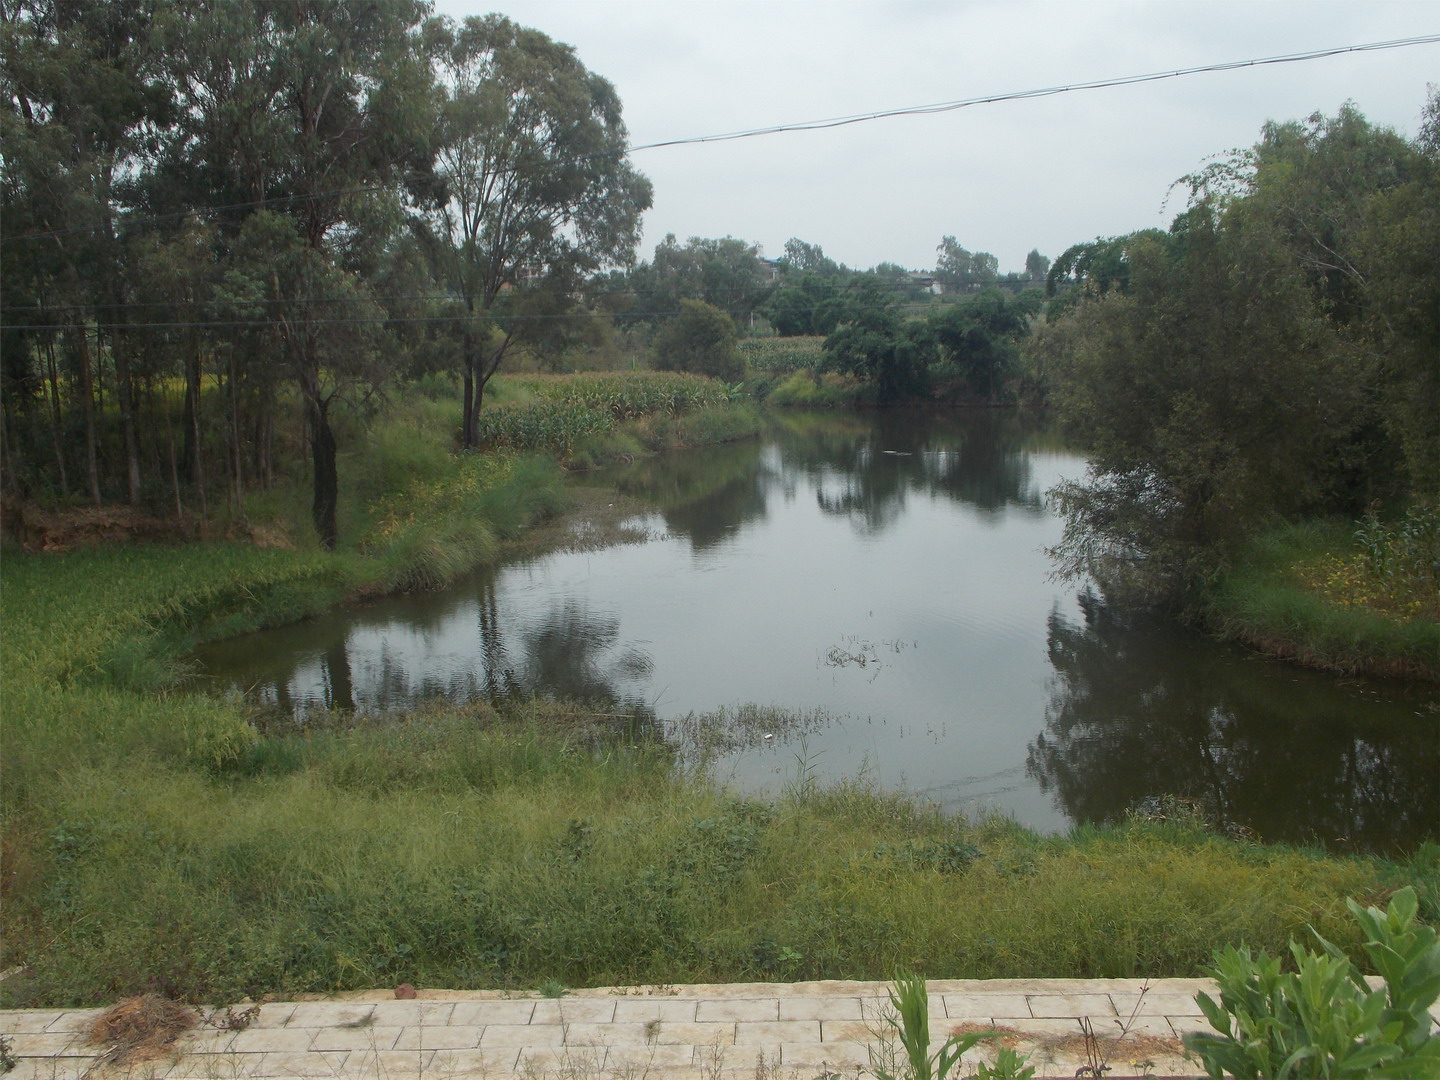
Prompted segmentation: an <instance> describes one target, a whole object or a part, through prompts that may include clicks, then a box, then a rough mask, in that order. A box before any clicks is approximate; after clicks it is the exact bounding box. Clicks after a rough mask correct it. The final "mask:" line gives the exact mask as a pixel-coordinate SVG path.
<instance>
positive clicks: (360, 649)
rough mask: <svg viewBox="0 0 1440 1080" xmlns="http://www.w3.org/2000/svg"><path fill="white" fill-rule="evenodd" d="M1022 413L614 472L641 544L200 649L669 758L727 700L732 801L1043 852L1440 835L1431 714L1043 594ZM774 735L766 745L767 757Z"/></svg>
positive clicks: (1047, 522)
mask: <svg viewBox="0 0 1440 1080" xmlns="http://www.w3.org/2000/svg"><path fill="white" fill-rule="evenodd" d="M1083 468H1084V461H1083V459H1082V458H1080V457H1079V456H1077V455H1076V454H1074V453H1073V452H1070V451H1069V450H1067V449H1066V448H1065V446H1064V445H1063V443H1062V442H1061V441H1059V439H1058V438H1057V437H1056V436H1054V435H1053V434H1052V433H1050V432H1049V431H1048V430H1047V429H1046V426H1045V424H1044V422H1043V421H1042V420H1041V419H1038V418H1035V417H1026V416H1017V415H1015V414H1011V413H1001V412H990V411H981V412H971V413H958V414H957V413H947V414H941V415H932V414H928V413H924V414H922V413H885V414H880V415H876V416H855V415H848V414H847V415H839V416H830V415H800V416H794V417H788V418H784V419H782V420H779V421H777V422H776V424H775V426H774V429H773V430H772V431H771V432H770V433H769V434H768V435H767V436H766V437H765V438H763V439H762V440H758V441H754V442H749V443H744V444H739V445H734V446H725V447H718V448H709V449H704V450H695V451H688V452H683V453H676V454H669V455H665V456H663V457H660V458H655V459H650V460H646V461H643V462H640V463H637V464H636V465H634V466H632V467H629V468H627V469H624V470H622V471H619V472H618V473H617V474H616V476H615V480H616V482H617V484H618V486H619V487H620V488H621V489H622V490H623V491H625V492H626V493H627V494H629V495H631V496H633V497H635V498H636V499H638V500H639V501H640V502H641V503H642V504H643V505H645V506H646V507H648V508H649V510H648V512H647V513H646V514H645V515H644V516H643V518H642V519H641V520H639V521H638V522H636V524H637V525H638V526H639V527H640V528H641V529H642V530H644V532H645V533H646V534H647V535H648V536H649V539H648V540H647V541H646V542H643V543H638V544H628V545H623V546H617V547H612V548H607V549H604V550H600V551H590V552H584V553H558V554H552V555H547V556H544V557H541V558H538V559H534V560H531V561H526V562H519V563H514V564H510V565H505V566H501V567H498V568H494V569H490V570H486V571H483V572H481V573H477V574H475V575H474V576H472V577H470V578H467V579H466V580H464V581H461V582H460V583H458V584H457V585H455V586H454V587H452V588H450V589H448V590H445V591H443V592H438V593H427V594H416V595H408V596H396V597H390V598H387V599H384V600H380V601H377V602H375V603H372V604H367V605H365V606H363V607H359V608H352V609H346V610H344V611H337V612H334V613H331V614H329V615H326V616H324V617H322V618H317V619H313V620H310V621H307V622H305V623H301V624H299V625H296V626H292V627H286V628H282V629H278V630H272V631H266V632H263V633H260V634H254V635H250V636H248V637H245V638H241V639H238V640H235V641H230V642H224V643H221V644H220V645H217V646H214V647H212V648H210V649H208V650H206V651H205V652H204V653H203V654H202V656H201V657H200V659H201V663H202V665H203V667H204V669H205V671H206V673H207V674H208V675H209V676H210V677H211V678H212V679H213V680H215V681H218V683H219V684H221V685H231V686H235V687H239V688H243V689H245V690H246V691H247V692H249V693H252V694H254V695H256V696H257V697H258V698H259V699H261V700H263V701H266V702H270V703H272V704H274V705H276V706H277V707H280V708H283V709H286V710H291V711H294V712H296V713H297V714H303V713H304V712H305V711H306V710H307V709H311V708H315V707H320V708H329V707H336V708H347V709H348V708H354V709H360V710H365V711H384V710H391V709H397V708H402V707H405V706H408V705H411V704H414V703H416V702H417V701H420V700H423V699H426V698H433V697H445V698H448V699H451V700H464V699H470V698H474V697H477V696H484V697H492V698H494V697H503V696H506V695H516V694H520V695H529V694H546V695H556V696H564V697H576V698H583V699H585V700H588V701H590V702H592V703H594V705H595V707H596V708H597V709H600V710H603V711H611V712H615V713H621V712H629V713H639V714H641V715H643V716H645V717H647V718H651V719H653V720H654V721H655V722H656V723H658V724H659V725H660V726H661V727H663V728H665V729H667V730H669V731H671V732H672V733H673V734H675V735H676V736H677V737H680V736H683V735H684V733H685V732H686V731H687V730H688V728H687V724H686V721H685V718H686V717H687V716H689V715H690V714H693V713H704V712H709V711H714V710H719V709H730V710H735V709H737V708H738V707H740V706H744V705H747V704H756V705H761V706H777V707H782V708H785V709H791V710H797V711H800V712H802V713H803V714H804V722H802V723H798V724H794V725H791V726H789V727H787V726H785V725H782V724H779V723H776V724H774V725H773V727H774V730H762V729H763V728H765V726H766V725H765V721H764V718H763V714H762V715H761V716H759V717H756V716H754V715H750V716H748V722H747V723H746V724H743V725H741V726H742V727H743V728H744V731H743V735H744V736H745V737H744V738H737V739H735V740H734V743H733V745H731V746H730V748H729V749H728V751H727V752H725V753H723V754H722V755H721V756H720V757H719V759H718V761H717V762H716V764H715V766H714V767H715V769H716V770H717V772H718V774H719V775H720V777H721V778H723V779H725V780H726V781H728V782H731V783H733V784H734V785H736V786H737V787H740V788H742V789H745V790H749V791H754V792H770V791H774V790H777V789H778V788H779V787H780V786H781V785H783V784H786V783H793V782H796V781H797V780H800V779H803V778H806V777H813V778H815V779H817V780H825V779H838V778H844V777H860V776H863V777H866V778H868V779H869V780H871V781H873V782H875V783H877V784H879V785H882V786H885V787H891V788H900V787H903V788H905V789H907V790H910V791H913V792H918V793H922V794H924V795H926V796H928V797H930V798H932V799H935V800H936V801H938V802H940V803H942V804H944V805H946V806H947V807H950V808H954V809H960V810H965V811H969V812H987V811H1000V812H1003V813H1006V814H1010V815H1012V816H1014V817H1015V818H1016V819H1018V820H1019V821H1021V822H1022V823H1024V824H1026V825H1030V826H1032V827H1035V828H1039V829H1042V830H1059V829H1063V828H1065V827H1067V826H1068V825H1069V824H1071V823H1074V822H1082V821H1112V820H1116V819H1118V818H1120V817H1123V816H1124V815H1125V813H1126V812H1127V810H1128V809H1129V808H1131V807H1133V806H1135V805H1137V804H1141V805H1153V804H1154V803H1155V802H1156V801H1157V800H1163V799H1165V798H1166V797H1169V796H1178V797H1181V798H1184V799H1188V800H1193V801H1194V802H1196V803H1197V804H1198V805H1199V806H1200V807H1201V808H1202V809H1203V811H1204V812H1205V813H1207V814H1208V815H1211V816H1213V817H1214V818H1216V819H1217V820H1223V821H1226V822H1229V823H1231V824H1232V825H1233V826H1234V827H1236V828H1239V829H1244V830H1250V831H1252V832H1254V833H1255V834H1258V835H1259V836H1262V837H1264V838H1270V839H1288V840H1296V841H1306V842H1309V841H1317V842H1320V843H1323V844H1325V845H1327V846H1329V847H1331V848H1336V849H1361V850H1391V849H1404V848H1409V847H1413V846H1414V845H1415V844H1416V843H1418V842H1419V841H1420V840H1422V839H1426V838H1434V837H1436V836H1437V835H1440V700H1437V697H1440V695H1437V694H1436V692H1435V689H1434V688H1433V687H1430V686H1425V685H1422V684H1407V683H1396V682H1367V681H1363V680H1342V679H1336V678H1334V677H1331V676H1327V675H1322V674H1318V673H1314V672H1308V671H1303V670H1300V669H1297V668H1294V667H1292V666H1290V665H1287V664H1282V663H1278V662H1274V661H1268V660H1264V659H1261V658H1258V657H1254V656H1252V655H1250V654H1248V653H1246V652H1245V651H1243V650H1240V649H1237V648H1233V647H1230V646H1226V645H1223V644H1220V643H1217V642H1214V641H1211V640H1209V639H1207V638H1205V637H1203V636H1201V635H1198V634H1195V633H1193V632H1190V631H1188V630H1185V629H1184V628H1181V627H1178V626H1175V625H1173V624H1170V623H1167V622H1164V621H1159V620H1139V621H1136V620H1126V619H1122V618H1119V617H1117V616H1116V615H1114V614H1113V613H1112V612H1110V611H1108V610H1107V609H1106V608H1105V607H1104V605H1103V604H1101V603H1099V602H1098V601H1097V600H1096V599H1095V597H1094V596H1092V595H1091V594H1090V593H1089V592H1088V591H1084V590H1077V589H1076V588H1074V587H1072V586H1067V585H1063V584H1058V583H1056V582H1054V581H1052V580H1051V577H1050V574H1051V569H1052V567H1051V564H1050V562H1049V560H1048V558H1047V557H1046V555H1045V554H1044V551H1043V548H1044V547H1045V546H1046V545H1047V544H1052V543H1054V542H1055V541H1056V540H1057V539H1058V537H1059V531H1060V527H1059V522H1058V521H1057V520H1056V519H1055V517H1054V516H1053V515H1052V514H1051V513H1050V512H1049V511H1048V510H1047V508H1046V505H1045V500H1044V493H1045V491H1046V490H1047V489H1048V488H1049V487H1050V486H1052V485H1053V484H1054V483H1056V482H1057V481H1058V480H1060V479H1062V478H1065V477H1071V476H1076V475H1078V474H1080V473H1081V472H1082V471H1083ZM767 736H769V737H768V738H767Z"/></svg>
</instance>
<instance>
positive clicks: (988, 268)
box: [935, 236, 1000, 292]
mask: <svg viewBox="0 0 1440 1080" xmlns="http://www.w3.org/2000/svg"><path fill="white" fill-rule="evenodd" d="M935 254H936V260H935V276H936V277H937V278H938V279H939V280H940V281H941V282H942V283H943V284H944V285H945V287H946V288H948V289H951V290H952V291H955V292H960V291H965V290H969V289H974V288H977V287H979V286H984V285H990V284H993V283H994V282H995V281H996V280H997V279H998V278H999V276H1000V260H999V259H997V258H996V257H995V256H994V255H991V254H990V253H989V252H988V251H968V250H966V249H965V248H964V247H962V246H961V244H960V242H959V241H958V240H956V239H955V237H953V236H945V237H942V238H941V239H940V243H939V245H938V246H937V247H936V248H935Z"/></svg>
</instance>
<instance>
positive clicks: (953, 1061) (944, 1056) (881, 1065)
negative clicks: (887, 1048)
mask: <svg viewBox="0 0 1440 1080" xmlns="http://www.w3.org/2000/svg"><path fill="white" fill-rule="evenodd" d="M890 1005H891V1008H892V1009H893V1010H894V1011H893V1014H892V1015H887V1016H886V1017H885V1020H886V1022H887V1023H888V1024H889V1025H890V1026H891V1027H892V1028H893V1029H894V1034H895V1037H896V1038H898V1039H899V1041H900V1047H901V1050H903V1052H904V1054H903V1057H901V1056H900V1055H898V1054H891V1055H888V1056H889V1057H893V1058H895V1059H896V1060H894V1061H889V1060H886V1057H887V1055H885V1054H883V1052H882V1054H881V1055H880V1057H879V1059H878V1060H877V1059H876V1058H875V1057H874V1056H873V1055H872V1059H871V1071H872V1072H874V1074H875V1075H876V1077H877V1078H878V1080H945V1078H946V1077H948V1076H950V1074H951V1073H952V1072H953V1071H954V1070H955V1068H956V1066H958V1065H959V1064H960V1058H961V1057H962V1056H963V1055H964V1053H965V1051H967V1050H970V1049H971V1048H973V1047H974V1046H975V1045H976V1044H978V1043H980V1042H983V1041H984V1040H986V1039H993V1038H994V1037H995V1033H994V1032H993V1031H970V1032H966V1033H965V1034H964V1035H951V1036H950V1037H949V1038H948V1039H946V1040H945V1042H944V1043H943V1044H942V1045H941V1047H940V1049H939V1050H937V1051H935V1053H933V1054H932V1053H930V995H929V993H928V991H927V990H926V989H925V980H924V979H922V978H921V977H920V976H919V975H915V974H910V973H902V974H899V975H896V976H895V985H894V987H893V988H892V989H891V991H890ZM1002 1075H1003V1074H1002ZM1016 1075H1017V1076H1018V1075H1019V1074H1016Z"/></svg>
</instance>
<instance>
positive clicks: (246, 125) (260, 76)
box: [192, 0, 433, 548]
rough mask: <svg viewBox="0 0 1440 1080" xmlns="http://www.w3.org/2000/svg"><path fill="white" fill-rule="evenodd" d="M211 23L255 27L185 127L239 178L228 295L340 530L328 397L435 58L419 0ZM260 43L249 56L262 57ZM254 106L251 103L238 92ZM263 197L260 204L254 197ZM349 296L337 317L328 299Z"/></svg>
mask: <svg viewBox="0 0 1440 1080" xmlns="http://www.w3.org/2000/svg"><path fill="white" fill-rule="evenodd" d="M204 10H205V11H207V12H208V13H209V14H210V15H211V16H213V21H212V22H211V24H210V25H211V26H212V27H213V28H215V29H219V26H220V24H221V23H223V22H226V21H228V20H238V21H236V22H235V25H234V26H233V30H235V31H237V32H240V33H243V34H245V35H248V36H247V37H246V38H245V39H244V40H242V41H240V42H239V43H238V44H236V45H233V46H222V47H221V49H220V50H219V51H217V53H216V54H215V55H214V56H213V57H212V58H211V66H210V67H208V68H204V69H201V70H202V71H204V72H205V73H206V74H207V76H208V79H207V81H205V82H200V83H197V84H196V85H195V87H194V93H195V95H196V96H197V97H199V98H201V99H202V100H209V101H211V102H213V104H214V106H215V107H214V110H213V112H212V113H210V114H209V115H203V114H202V115H201V117H200V119H201V120H202V121H204V123H202V124H201V125H200V126H199V127H198V129H197V130H196V131H194V132H193V133H192V139H193V144H194V145H195V147H196V148H197V149H199V150H201V151H202V155H203V160H205V161H206V162H207V163H215V164H214V166H213V167H214V171H215V172H216V173H217V174H218V178H217V186H218V185H229V186H230V187H231V188H232V189H235V188H242V187H243V188H246V189H248V192H247V193H248V195H249V199H248V200H246V202H247V203H248V205H247V206H246V208H245V211H244V213H245V215H246V216H245V224H244V225H243V226H242V228H241V230H240V239H238V240H237V253H241V252H243V253H245V254H244V257H243V258H240V259H238V260H237V265H236V266H235V267H234V268H233V269H232V271H231V275H230V283H231V287H232V296H233V299H234V300H235V301H236V302H241V303H242V306H243V302H244V301H247V300H248V301H249V302H251V303H252V304H254V305H255V307H254V314H255V316H256V317H257V318H263V321H265V322H266V323H267V324H268V326H269V328H270V331H271V333H272V334H273V337H274V339H275V341H276V342H277V343H278V345H279V346H280V349H281V351H282V354H283V355H284V357H285V360H286V364H287V367H288V369H289V372H290V375H291V378H292V379H293V380H294V382H295V385H296V387H297V388H298V390H299V393H300V401H301V408H302V411H303V414H304V421H305V433H306V439H307V442H308V444H309V448H310V458H311V467H312V476H313V499H312V505H311V514H312V517H313V520H314V525H315V530H316V532H317V534H318V535H319V537H320V540H321V543H322V544H324V545H325V546H326V547H327V548H333V547H334V546H335V544H336V541H337V539H338V523H337V505H338V493H339V474H338V464H337V457H336V454H337V446H336V440H335V432H334V428H333V426H332V423H331V408H332V407H333V405H334V403H335V402H336V401H337V400H338V399H339V398H340V395H341V393H342V391H343V390H344V388H345V387H346V385H347V383H348V382H349V381H351V380H352V379H359V380H361V381H362V382H364V381H366V380H371V379H372V378H373V372H371V371H370V370H368V369H369V367H370V365H371V363H372V361H373V359H374V354H373V352H371V351H369V350H365V349H361V350H358V351H357V350H356V348H355V340H354V334H353V328H354V327H355V326H358V325H363V323H362V322H361V321H360V320H362V319H364V318H365V316H366V312H365V309H364V308H363V307H351V308H346V307H345V306H344V305H346V304H349V303H355V302H357V301H358V302H361V303H364V302H365V299H366V296H367V294H368V292H369V288H368V284H367V281H366V274H365V270H366V269H368V268H370V267H371V266H373V262H374V250H375V240H376V237H377V235H383V234H385V233H387V232H388V231H390V230H392V229H393V228H394V226H395V224H396V222H397V220H398V219H397V217H396V215H395V214H394V212H393V208H394V202H395V199H394V195H393V193H394V192H396V190H397V189H398V187H399V186H400V185H401V184H402V183H403V182H404V181H406V180H409V179H414V178H415V177H416V176H423V175H424V174H425V172H426V171H427V169H428V165H429V160H430V158H429V149H428V145H427V142H426V136H428V134H429V132H430V129H431V127H432V126H433V125H432V123H431V122H430V115H431V113H430V107H431V104H432V100H431V97H430V93H429V91H430V87H431V85H432V80H431V72H430V68H429V65H428V64H427V63H426V61H425V57H424V55H423V53H422V51H421V50H420V48H419V46H418V40H417V32H418V30H419V27H420V21H421V17H422V16H423V14H424V12H425V10H426V8H425V5H424V4H422V3H420V2H419V0H379V2H375V3H331V2H328V0H296V2H293V3H286V4H271V3H263V2H259V0H251V2H250V3H248V4H237V3H230V2H228V0H213V2H212V3H210V4H207V5H205V6H204ZM257 57H258V58H259V59H258V60H257V59H256V58H257ZM246 105H249V106H252V107H253V106H262V107H263V112H262V114H261V115H260V116H259V117H255V116H253V115H247V113H246V109H245V108H244V107H243V106H246ZM257 204H262V205H257ZM337 311H341V312H344V316H345V317H344V318H340V317H337V315H336V312H337Z"/></svg>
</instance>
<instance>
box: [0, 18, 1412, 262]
mask: <svg viewBox="0 0 1440 1080" xmlns="http://www.w3.org/2000/svg"><path fill="white" fill-rule="evenodd" d="M1436 43H1440V34H1427V35H1421V36H1417V37H1408V38H1396V39H1394V40H1391V41H1375V42H1369V43H1367V44H1364V45H1340V46H1336V47H1334V48H1330V49H1314V50H1311V51H1309V52H1299V53H1287V54H1284V55H1282V56H1266V57H1260V58H1258V59H1253V60H1231V61H1227V62H1224V63H1216V64H1202V65H1200V66H1198V67H1189V68H1177V69H1174V70H1171V71H1156V72H1150V73H1148V74H1144V75H1123V76H1118V77H1115V78H1109V79H1095V80H1092V81H1090V82H1082V83H1070V84H1067V85H1064V86H1050V87H1044V88H1041V89H1035V90H1016V91H1012V92H1010V93H1005V94H989V95H983V96H980V97H973V98H963V99H961V100H959V101H942V102H938V103H936V104H932V105H911V106H908V107H905V108H899V109H884V110H880V111H878V112H869V113H857V114H854V115H851V116H837V117H831V118H829V119H824V120H806V121H801V122H799V123H794V124H776V125H773V126H771V127H762V128H749V129H747V130H743V131H730V132H724V133H722V134H718V135H694V136H689V137H687V138H680V139H663V140H661V141H659V142H650V143H640V144H638V145H631V146H627V147H625V148H624V149H623V150H620V151H600V152H597V153H593V154H582V155H577V156H575V157H570V158H563V159H557V160H556V161H554V162H552V163H551V164H557V165H558V164H568V163H572V162H576V161H584V160H588V159H590V158H595V157H605V156H609V155H611V154H615V153H619V154H623V155H630V154H635V153H638V152H640V151H642V150H659V149H662V148H665V147H670V146H692V145H698V144H701V143H712V142H731V141H734V140H737V139H752V138H758V137H760V136H762V135H779V134H786V133H790V132H797V131H823V130H826V129H828V128H837V127H845V126H848V125H850V124H860V123H866V122H869V121H872V120H887V119H891V118H893V117H897V116H929V115H935V114H938V113H946V112H954V111H956V110H959V109H966V108H970V107H971V106H975V105H990V104H996V103H998V102H1002V101H1023V100H1028V99H1031V98H1041V97H1050V96H1053V95H1056V94H1068V93H1075V92H1078V91H1081V90H1100V89H1106V88H1109V87H1115V86H1132V85H1135V84H1138V83H1147V82H1158V81H1160V80H1162V79H1176V78H1180V77H1182V76H1186V75H1198V74H1202V73H1205V72H1215V71H1235V70H1239V69H1241V68H1248V67H1264V66H1268V65H1273V64H1295V63H1302V62H1304V61H1309V60H1320V59H1324V58H1325V57H1330V56H1340V55H1343V54H1345V53H1364V52H1379V51H1382V50H1386V49H1400V48H1406V47H1409V46H1412V45H1434V44H1436ZM496 171H497V172H509V171H514V170H510V169H500V170H496ZM382 190H384V188H382V187H378V186H371V187H359V188H346V189H343V190H339V191H322V192H313V193H311V194H308V195H286V196H280V197H277V198H273V199H256V200H253V201H251V202H240V203H229V204H226V205H224V206H209V207H192V208H190V209H186V210H182V211H177V212H174V213H169V214H158V215H153V216H151V217H143V218H129V219H126V220H125V221H124V222H123V224H125V225H143V224H150V223H153V222H157V221H166V220H172V219H175V218H183V217H186V216H189V215H190V214H218V213H229V212H232V211H235V210H247V209H257V208H259V207H263V206H274V205H278V204H281V203H292V202H304V201H307V200H313V199H322V198H333V197H340V196H343V195H355V194H365V193H369V192H377V191H382ZM100 227H101V226H99V225H93V226H86V225H79V226H74V227H72V228H66V229H54V230H50V231H48V232H38V233H22V234H20V235H17V236H0V245H3V244H10V243H15V242H18V241H21V240H48V239H56V238H59V237H63V236H70V235H74V234H76V233H81V232H93V231H95V230H97V229H99V228H100Z"/></svg>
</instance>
